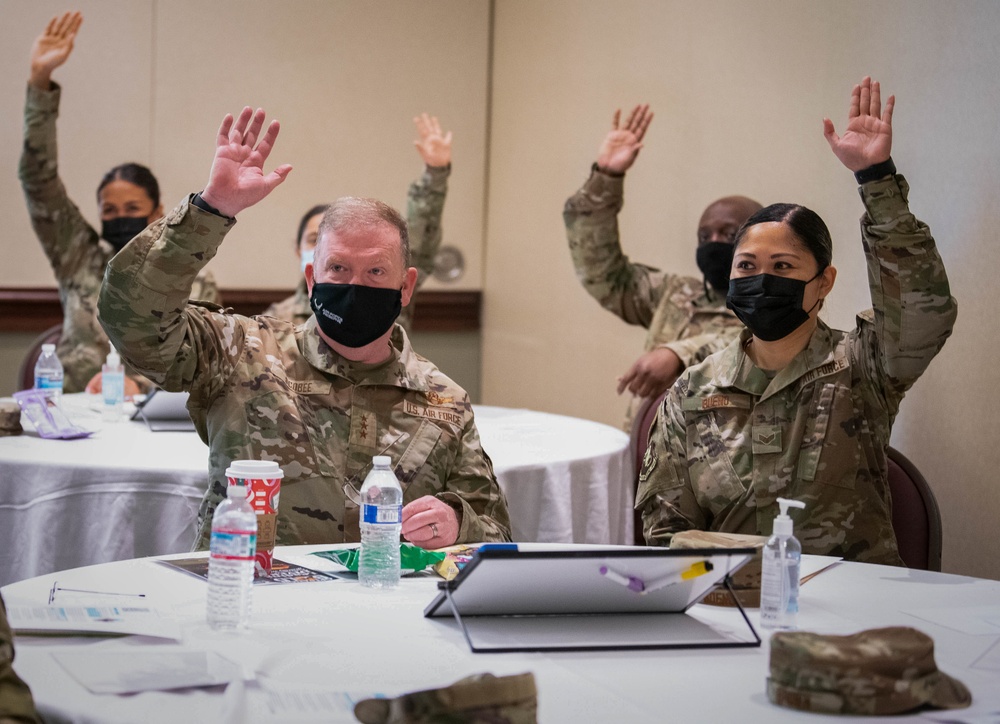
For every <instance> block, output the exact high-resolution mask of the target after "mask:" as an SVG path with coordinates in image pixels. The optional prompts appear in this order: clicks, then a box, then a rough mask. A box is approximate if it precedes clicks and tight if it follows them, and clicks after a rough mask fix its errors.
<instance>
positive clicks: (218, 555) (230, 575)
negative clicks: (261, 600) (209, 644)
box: [207, 485, 257, 630]
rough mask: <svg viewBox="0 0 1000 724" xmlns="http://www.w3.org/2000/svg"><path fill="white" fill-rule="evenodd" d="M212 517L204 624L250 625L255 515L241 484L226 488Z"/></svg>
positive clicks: (227, 626) (234, 626)
mask: <svg viewBox="0 0 1000 724" xmlns="http://www.w3.org/2000/svg"><path fill="white" fill-rule="evenodd" d="M226 496H227V497H226V499H225V500H223V501H222V502H221V503H219V506H218V507H217V508H216V509H215V515H213V516H212V541H211V544H210V545H209V551H210V552H209V557H208V607H207V612H208V625H209V626H210V627H212V628H213V629H217V630H218V629H236V628H246V627H247V626H248V625H249V624H250V593H251V591H252V590H253V562H254V556H255V555H256V553H257V514H256V513H254V511H253V508H252V507H251V506H250V501H249V500H247V489H246V487H245V486H243V485H230V486H229V488H228V489H227V491H226Z"/></svg>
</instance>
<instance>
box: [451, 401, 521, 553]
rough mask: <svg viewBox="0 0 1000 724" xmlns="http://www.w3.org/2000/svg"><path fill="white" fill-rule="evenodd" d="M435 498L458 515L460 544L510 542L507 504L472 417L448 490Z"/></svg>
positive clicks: (457, 456) (466, 427) (464, 433)
mask: <svg viewBox="0 0 1000 724" xmlns="http://www.w3.org/2000/svg"><path fill="white" fill-rule="evenodd" d="M466 403H468V399H467V398H466ZM469 404H471V403H469ZM435 497H437V498H438V499H440V500H441V501H443V502H445V503H448V505H450V506H452V507H453V508H455V511H456V512H458V513H459V516H458V519H459V523H460V526H459V530H458V539H457V540H458V541H509V540H510V515H509V514H508V512H507V500H506V499H505V498H504V494H503V491H502V490H501V489H500V486H499V485H498V484H497V482H496V476H495V475H494V474H493V461H491V460H490V456H489V455H487V454H486V451H485V450H483V446H482V443H481V442H480V440H479V432H478V431H477V430H476V424H475V421H474V419H473V417H472V416H471V415H470V416H469V419H468V421H467V422H466V424H465V427H464V428H463V430H462V435H461V440H460V443H459V445H457V446H456V454H455V464H454V467H453V468H452V471H451V474H450V475H449V476H448V481H447V490H445V491H443V492H440V493H438V494H437V495H436V496H435ZM459 511H461V512H459Z"/></svg>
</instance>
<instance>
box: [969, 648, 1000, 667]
mask: <svg viewBox="0 0 1000 724" xmlns="http://www.w3.org/2000/svg"><path fill="white" fill-rule="evenodd" d="M972 668H973V669H983V670H984V671H1000V641H997V642H996V643H995V644H993V645H992V646H991V647H990V648H989V649H987V650H986V653H985V654H983V655H982V656H980V657H979V658H978V659H976V663H974V664H973V665H972Z"/></svg>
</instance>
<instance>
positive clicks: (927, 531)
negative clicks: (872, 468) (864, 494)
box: [887, 447, 942, 571]
mask: <svg viewBox="0 0 1000 724" xmlns="http://www.w3.org/2000/svg"><path fill="white" fill-rule="evenodd" d="M887 457H888V463H889V492H890V494H891V495H892V529H893V531H894V532H895V533H896V544H897V545H898V546H899V555H900V557H901V558H902V559H903V563H905V564H906V566H907V568H919V569H921V570H925V571H940V570H941V540H942V530H941V510H940V509H939V508H938V504H937V500H935V498H934V492H933V491H932V490H931V488H930V486H929V485H928V484H927V481H926V480H925V479H924V476H923V475H921V474H920V471H919V470H917V468H916V466H914V464H913V463H912V462H910V460H909V459H908V458H907V457H906V456H905V455H903V453H901V452H899V450H896V449H895V448H892V447H890V448H889V452H888V456H887Z"/></svg>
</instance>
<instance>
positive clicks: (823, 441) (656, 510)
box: [636, 77, 957, 565]
mask: <svg viewBox="0 0 1000 724" xmlns="http://www.w3.org/2000/svg"><path fill="white" fill-rule="evenodd" d="M895 102H896V101H895V97H894V96H890V97H889V99H888V101H887V102H886V104H885V109H884V110H883V109H882V103H881V89H880V87H879V84H878V83H877V82H872V80H871V78H868V77H866V78H864V79H863V80H862V82H861V83H860V84H859V85H856V86H854V90H853V92H852V93H851V102H850V110H849V112H848V123H847V128H846V130H845V132H844V135H843V136H839V135H838V134H837V133H836V131H835V130H834V126H833V123H832V122H831V121H830V120H829V119H824V121H823V125H824V135H825V136H826V139H827V141H828V142H829V144H830V148H831V149H832V150H833V153H834V155H836V157H837V158H838V159H839V160H840V162H841V163H843V165H844V166H845V167H847V168H848V169H849V170H850V171H852V172H854V176H855V179H856V180H857V182H858V184H859V186H860V189H859V191H860V194H861V199H862V201H863V202H864V205H865V213H864V215H863V216H862V217H861V240H862V248H863V250H864V254H865V258H866V260H867V263H868V282H869V286H870V290H871V298H872V304H873V307H874V309H872V310H868V311H865V312H862V313H861V314H859V315H858V317H857V324H856V326H855V328H854V329H853V330H851V331H850V332H841V331H838V330H834V329H830V327H828V326H827V325H826V324H824V323H823V321H822V320H820V319H819V316H818V315H819V311H820V309H822V307H823V302H824V300H825V299H826V296H827V295H828V294H829V293H830V291H831V290H832V289H833V285H834V281H835V280H836V278H837V271H836V269H835V268H834V267H833V266H831V261H832V258H833V242H832V240H831V239H830V232H829V230H828V229H827V227H826V224H824V223H823V220H822V219H820V217H819V216H817V215H816V214H815V213H814V212H813V211H810V210H809V209H807V208H805V207H803V206H800V205H798V204H774V205H772V206H768V207H767V208H764V209H762V210H761V211H758V212H757V213H756V214H754V215H753V216H751V217H750V218H749V219H748V220H747V221H746V223H745V224H744V225H743V227H742V228H741V229H740V232H739V233H738V234H737V238H736V242H735V256H734V259H733V269H732V280H731V281H730V285H729V295H728V304H729V306H730V308H731V309H733V310H734V311H735V313H736V315H737V316H738V317H739V318H740V320H741V321H742V322H743V323H744V324H745V325H746V327H747V329H745V330H744V331H743V332H741V333H740V336H739V338H738V339H737V340H734V341H733V342H732V343H731V344H730V345H729V346H728V347H726V349H724V350H723V351H721V352H719V353H717V354H714V355H712V356H711V357H709V358H708V359H707V360H706V361H705V362H703V363H702V364H700V365H697V366H695V367H691V368H688V369H687V370H685V372H684V373H683V374H682V375H681V377H680V379H679V380H678V381H677V383H676V384H675V385H674V386H673V387H672V388H671V390H670V392H669V393H668V394H667V397H666V398H665V399H664V402H663V405H662V406H661V407H660V408H659V411H658V414H657V418H656V422H655V423H654V425H653V427H652V428H651V430H650V433H649V446H648V447H647V449H646V454H645V459H644V460H643V465H642V470H641V472H640V474H639V490H638V493H637V495H636V509H637V510H640V511H641V512H642V518H643V533H644V535H645V538H646V541H647V542H649V543H650V544H660V545H665V544H668V543H669V541H670V538H671V537H672V535H673V534H674V533H676V532H678V531H682V530H688V529H698V530H711V531H722V532H727V533H748V534H757V535H768V534H770V533H771V529H772V523H773V521H774V518H775V516H776V515H777V514H778V505H777V498H778V497H783V498H793V499H796V500H799V501H802V502H803V503H805V509H804V510H803V511H800V512H796V513H793V514H792V516H793V519H794V521H795V524H794V525H795V534H796V536H797V537H798V539H799V540H800V541H801V543H802V550H803V552H804V553H814V554H821V555H833V556H841V557H843V558H846V559H847V560H852V561H865V562H869V563H883V564H889V565H902V561H901V559H900V557H899V552H898V549H897V545H896V536H895V534H894V532H893V528H892V517H891V515H892V507H891V500H890V494H889V480H888V463H887V459H886V454H887V450H888V447H889V437H890V434H891V432H892V423H893V421H894V420H895V418H896V413H897V412H898V410H899V404H900V402H901V401H902V399H903V395H904V394H905V393H906V391H907V390H908V389H909V388H910V387H911V386H912V385H913V384H914V383H915V382H916V381H917V378H919V377H920V375H921V374H923V372H924V370H925V369H927V366H928V365H929V364H930V362H931V360H932V359H933V358H934V356H935V355H936V354H937V353H938V352H939V351H940V349H941V347H942V346H943V345H944V343H945V340H947V338H948V337H949V336H950V335H951V332H952V328H953V327H954V324H955V318H956V316H957V305H956V302H955V299H954V298H953V297H952V296H951V289H950V287H949V284H948V277H947V274H946V273H945V269H944V263H943V261H942V260H941V256H940V255H939V254H938V250H937V247H936V245H935V243H934V238H933V237H932V236H931V233H930V230H929V229H928V228H927V226H926V224H924V223H923V222H921V221H919V220H918V219H916V218H915V217H914V216H913V214H912V213H911V212H910V209H909V206H908V204H907V197H908V195H909V185H908V184H907V183H906V180H905V179H904V178H903V177H902V176H901V175H899V174H897V173H896V167H895V165H894V164H893V162H892V158H891V150H892V130H893V129H892V115H893V110H894V108H895Z"/></svg>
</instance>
